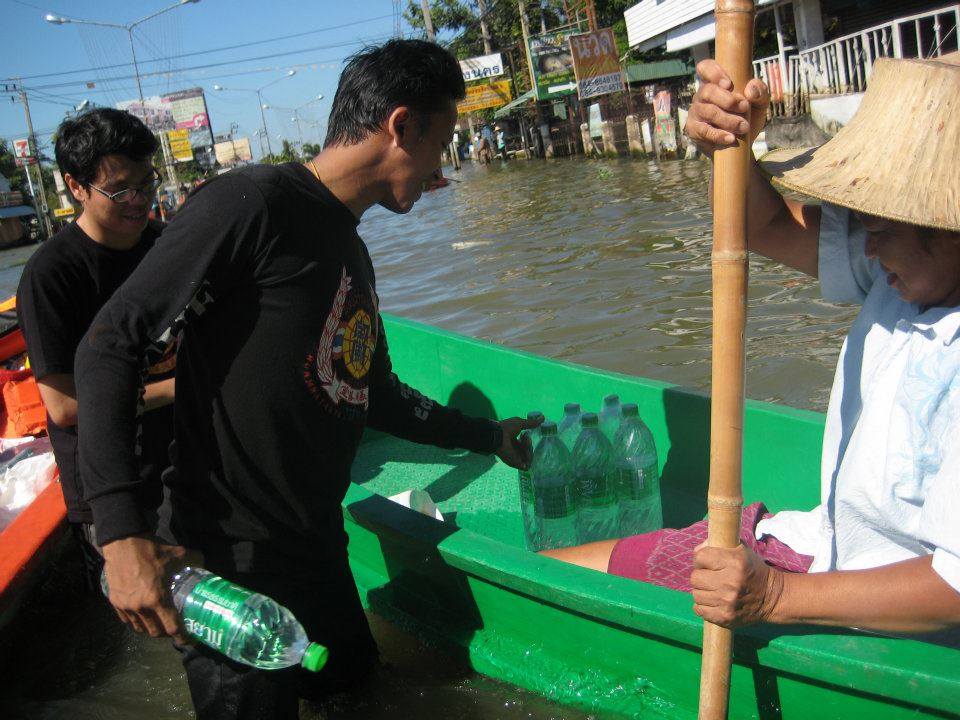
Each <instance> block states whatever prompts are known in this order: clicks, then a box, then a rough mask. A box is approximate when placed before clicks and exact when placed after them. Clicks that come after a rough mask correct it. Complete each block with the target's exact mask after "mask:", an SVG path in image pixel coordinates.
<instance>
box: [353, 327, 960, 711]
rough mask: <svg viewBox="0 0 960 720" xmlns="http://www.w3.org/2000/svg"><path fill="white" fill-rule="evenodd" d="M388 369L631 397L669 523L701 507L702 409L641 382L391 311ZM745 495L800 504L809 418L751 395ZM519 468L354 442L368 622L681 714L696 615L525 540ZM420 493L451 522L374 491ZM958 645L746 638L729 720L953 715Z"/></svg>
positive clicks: (549, 679) (523, 407) (810, 483)
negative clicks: (649, 436) (655, 452)
mask: <svg viewBox="0 0 960 720" xmlns="http://www.w3.org/2000/svg"><path fill="white" fill-rule="evenodd" d="M386 330H387V333H388V336H389V338H390V344H391V348H392V357H393V361H394V368H395V370H396V371H397V373H398V375H400V377H401V378H403V379H404V380H405V381H407V382H409V383H411V384H412V385H413V386H414V387H417V388H418V389H420V390H422V391H423V392H424V393H426V394H428V395H431V396H433V397H435V398H438V399H441V400H443V401H452V404H455V405H458V406H460V407H462V408H463V409H464V410H465V411H467V412H473V413H478V414H487V415H489V416H492V417H493V416H499V417H504V416H509V415H522V414H524V413H526V411H528V410H531V409H541V410H543V411H545V412H546V413H547V414H548V415H552V416H556V415H557V414H558V412H559V410H560V408H561V406H562V403H563V402H565V401H577V402H581V403H583V404H585V405H586V406H587V407H592V406H594V405H597V404H599V401H600V398H601V397H602V396H603V395H604V394H607V393H609V392H618V393H619V394H620V396H621V398H623V399H624V400H625V401H636V402H637V403H638V404H639V405H640V412H641V415H642V416H643V417H644V418H645V420H646V421H647V422H648V424H649V425H650V427H651V430H652V431H653V433H654V436H655V438H656V441H657V445H658V449H659V450H660V456H661V467H662V475H663V481H662V484H663V500H664V513H665V517H666V520H667V523H668V524H670V525H674V526H675V525H679V524H683V523H687V522H692V521H695V520H697V519H700V518H701V517H702V516H703V515H704V512H705V504H704V498H705V487H706V478H707V459H708V457H707V453H708V450H707V448H708V441H707V436H708V427H709V400H708V398H706V397H704V396H702V395H699V394H696V393H690V392H685V391H682V390H679V389H677V388H672V387H670V386H668V385H665V384H662V383H655V382H651V381H647V380H642V379H639V378H631V377H626V376H622V375H614V374H609V373H603V372H599V371H596V370H593V369H590V368H584V367H577V366H573V365H569V364H563V363H555V362H551V361H549V360H545V359H544V358H540V357H536V356H532V355H528V354H525V353H518V352H515V351H510V350H507V349H504V348H501V347H497V346H493V345H489V344H486V343H481V342H478V341H475V340H470V339H467V338H462V337H458V336H456V335H452V334H450V333H446V332H443V331H438V330H436V329H435V328H429V327H426V326H421V325H417V324H415V323H411V322H408V321H401V320H397V319H392V318H388V319H387V321H386ZM745 421H746V422H745V429H744V434H745V435H744V437H745V450H744V455H745V458H744V494H745V497H746V500H747V501H748V502H749V501H754V500H764V501H765V502H766V503H767V505H768V507H770V508H771V510H774V511H776V510H779V509H785V508H788V507H789V508H795V509H804V508H811V507H813V506H814V505H815V504H816V502H817V493H818V491H819V482H818V477H819V457H820V437H821V434H822V427H823V418H822V416H820V415H818V414H815V413H809V412H804V411H797V410H792V409H789V408H780V407H776V406H773V405H769V404H763V403H753V402H751V403H748V407H747V411H746V418H745ZM516 485H517V482H516V475H515V472H513V471H511V470H510V469H509V468H506V466H504V465H503V464H502V463H499V462H497V461H495V460H491V459H490V458H483V457H481V456H476V455H467V454H463V453H454V452H450V451H444V450H437V449H434V448H426V447H422V446H415V445H412V444H410V443H406V442H403V441H399V440H397V439H395V438H391V437H388V436H384V435H382V434H379V433H369V434H368V437H367V438H366V439H365V442H364V444H363V445H362V446H361V450H360V453H359V455H358V458H357V462H356V463H355V467H354V484H353V485H351V488H350V490H349V492H348V494H347V496H346V499H345V501H344V511H345V512H344V515H345V518H346V528H347V532H348V534H349V536H350V557H351V565H352V567H353V571H354V576H355V578H356V581H357V585H358V588H359V589H360V592H361V596H362V598H363V600H364V602H365V603H366V605H367V606H368V607H369V608H371V609H372V610H373V611H375V612H377V613H378V614H381V615H384V616H385V617H387V618H388V619H391V620H393V621H395V622H399V623H401V624H403V625H405V626H407V627H408V628H411V629H414V630H417V631H419V632H420V633H422V634H424V635H425V636H426V637H428V638H430V637H433V638H435V639H439V640H443V641H446V642H448V643H452V644H453V646H454V647H457V648H460V650H461V651H462V653H463V655H464V657H465V658H466V659H468V660H469V662H470V664H471V665H472V666H473V667H474V668H475V669H476V670H478V671H479V672H481V673H484V674H486V675H489V676H491V677H494V678H497V679H500V680H504V681H507V682H510V683H514V684H516V685H519V686H522V687H526V688H529V689H531V690H533V691H536V692H538V693H541V694H543V695H544V696H546V697H548V698H551V699H553V700H557V701H559V702H562V703H567V704H570V705H575V706H578V707H582V708H586V709H590V710H594V711H601V712H609V713H614V714H622V715H625V716H630V717H665V718H693V717H695V716H696V705H697V697H698V684H699V673H700V644H701V639H702V624H701V621H700V620H699V618H697V617H696V616H695V615H694V614H693V612H692V603H691V599H690V597H689V595H687V594H685V593H680V592H677V591H673V590H669V589H665V588H660V587H655V586H652V585H648V584H645V583H639V582H634V581H630V580H626V579H624V578H619V577H614V576H610V575H606V574H603V573H598V572H593V571H589V570H585V569H582V568H577V567H574V566H570V565H567V564H564V563H560V562H557V561H555V560H552V559H549V558H544V557H541V556H538V555H536V554H534V553H530V552H528V551H526V550H525V549H523V537H522V526H521V520H520V516H519V498H518V490H517V487H516ZM414 487H419V488H424V489H427V490H428V491H429V492H430V493H431V495H432V496H433V497H434V499H436V500H438V501H439V502H438V504H439V506H440V508H441V510H442V511H443V512H444V515H445V516H446V517H448V519H449V520H451V521H450V522H445V523H438V522H436V521H434V520H432V519H429V518H427V517H424V516H421V515H418V514H416V513H413V512H411V511H409V510H406V509H405V508H402V507H400V506H398V505H396V504H394V503H392V502H390V501H388V500H386V498H385V497H384V496H386V495H390V494H393V493H395V492H400V491H402V490H407V489H411V488H414ZM957 698H960V651H958V650H957V649H956V648H953V647H948V646H945V645H942V644H933V643H928V642H920V641H917V640H907V639H890V638H884V637H877V636H871V635H866V634H861V633H857V632H855V631H852V630H844V631H836V632H835V631H830V630H814V629H811V628H783V627H758V628H749V629H746V630H743V631H740V632H738V633H737V635H736V646H735V658H734V666H733V673H732V685H731V699H730V717H732V718H790V717H810V715H811V713H812V712H813V711H814V710H815V712H816V715H817V717H818V718H822V719H825V718H850V717H870V718H900V717H907V716H910V717H916V716H917V715H918V714H919V715H932V716H940V717H960V716H958V715H957V714H956V713H957V708H956V706H955V703H956V699H957Z"/></svg>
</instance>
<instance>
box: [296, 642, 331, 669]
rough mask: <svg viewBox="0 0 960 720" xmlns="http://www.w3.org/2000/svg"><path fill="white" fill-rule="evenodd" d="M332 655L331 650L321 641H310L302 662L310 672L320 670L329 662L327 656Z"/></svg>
mask: <svg viewBox="0 0 960 720" xmlns="http://www.w3.org/2000/svg"><path fill="white" fill-rule="evenodd" d="M329 657H330V651H329V650H327V649H326V648H325V647H324V646H323V645H321V644H319V643H310V644H309V645H307V649H306V650H305V651H304V653H303V660H301V661H300V664H301V665H303V667H304V668H305V669H306V670H309V671H310V672H320V671H321V670H323V666H324V665H326V664H327V658H329Z"/></svg>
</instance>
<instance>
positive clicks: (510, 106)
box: [493, 90, 537, 119]
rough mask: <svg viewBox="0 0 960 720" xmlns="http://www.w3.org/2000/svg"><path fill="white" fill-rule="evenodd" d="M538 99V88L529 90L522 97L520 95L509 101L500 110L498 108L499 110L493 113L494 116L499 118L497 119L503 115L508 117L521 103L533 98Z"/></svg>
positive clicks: (523, 103)
mask: <svg viewBox="0 0 960 720" xmlns="http://www.w3.org/2000/svg"><path fill="white" fill-rule="evenodd" d="M536 99H537V92H536V90H527V91H526V92H525V93H524V94H523V95H521V96H520V97H518V98H517V99H516V100H511V101H510V102H508V103H507V104H506V105H504V106H503V107H502V108H500V109H499V110H497V111H496V112H495V113H494V114H493V117H494V118H497V119H499V118H502V117H506V116H507V115H509V114H510V113H512V112H513V111H514V110H517V109H518V108H519V107H520V106H521V105H525V104H526V103H528V102H530V101H531V100H536Z"/></svg>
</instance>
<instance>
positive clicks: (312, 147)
mask: <svg viewBox="0 0 960 720" xmlns="http://www.w3.org/2000/svg"><path fill="white" fill-rule="evenodd" d="M302 150H303V159H304V160H307V159H309V158H313V157H316V156H317V155H319V154H320V151H321V150H323V146H322V145H320V143H304V144H303V148H302Z"/></svg>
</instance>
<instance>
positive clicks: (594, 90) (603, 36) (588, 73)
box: [570, 28, 623, 100]
mask: <svg viewBox="0 0 960 720" xmlns="http://www.w3.org/2000/svg"><path fill="white" fill-rule="evenodd" d="M570 54H571V55H572V56H573V70H574V73H575V74H576V77H577V92H578V93H579V95H580V99H581V100H585V99H586V98H592V97H596V96H597V95H607V94H609V93H614V92H619V91H621V90H623V74H622V72H621V70H620V58H619V56H618V55H617V40H616V38H615V37H614V36H613V28H604V29H603V30H597V31H596V32H590V33H584V34H583V35H571V36H570Z"/></svg>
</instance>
